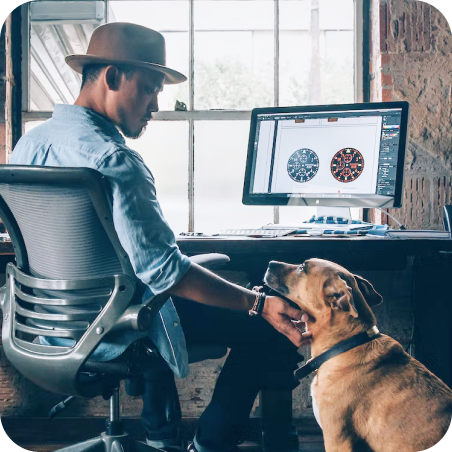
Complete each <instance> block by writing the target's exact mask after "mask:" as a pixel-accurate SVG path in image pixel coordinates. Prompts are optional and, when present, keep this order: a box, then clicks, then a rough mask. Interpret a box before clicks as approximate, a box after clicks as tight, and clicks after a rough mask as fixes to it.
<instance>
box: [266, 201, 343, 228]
mask: <svg viewBox="0 0 452 452" xmlns="http://www.w3.org/2000/svg"><path fill="white" fill-rule="evenodd" d="M301 208H302V207H301ZM316 216H317V217H340V218H346V219H348V220H351V219H352V215H351V212H350V208H349V207H329V206H322V207H320V206H319V207H317V214H316ZM326 226H327V225H326V224H324V223H300V224H295V225H294V224H292V225H287V224H285V225H284V224H272V225H266V226H263V227H262V229H291V228H298V229H331V227H332V226H333V225H331V224H330V225H329V226H328V227H326ZM335 227H337V228H338V229H340V228H346V227H347V225H336V226H335Z"/></svg>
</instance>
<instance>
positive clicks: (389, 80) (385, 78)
mask: <svg viewBox="0 0 452 452" xmlns="http://www.w3.org/2000/svg"><path fill="white" fill-rule="evenodd" d="M381 84H382V85H391V86H392V85H393V84H394V78H393V76H392V75H391V74H381Z"/></svg>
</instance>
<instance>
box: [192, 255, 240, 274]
mask: <svg viewBox="0 0 452 452" xmlns="http://www.w3.org/2000/svg"><path fill="white" fill-rule="evenodd" d="M189 259H190V260H191V261H192V262H195V263H196V264H198V265H201V267H204V268H207V269H208V270H220V269H221V268H223V267H224V266H225V265H226V264H227V263H229V262H230V260H231V259H229V257H228V256H226V254H219V253H209V254H198V255H196V256H191V257H190V258H189Z"/></svg>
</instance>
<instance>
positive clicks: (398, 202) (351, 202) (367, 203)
mask: <svg viewBox="0 0 452 452" xmlns="http://www.w3.org/2000/svg"><path fill="white" fill-rule="evenodd" d="M395 108H400V109H401V110H402V115H401V124H400V140H399V153H398V160H397V172H396V184H395V194H394V196H388V197H387V198H388V202H387V203H385V205H383V206H382V205H378V206H377V205H376V203H375V205H372V200H374V199H375V200H377V198H373V195H372V197H370V198H365V197H362V198H336V197H322V198H313V197H309V198H303V197H297V198H293V197H287V194H281V195H280V196H277V195H272V196H266V195H255V194H251V193H250V183H251V179H252V177H251V176H252V174H251V171H252V166H253V154H254V140H255V136H256V127H257V116H258V115H262V114H278V113H298V112H299V113H304V112H306V113H309V112H328V111H338V110H357V111H359V110H383V109H395ZM408 115H409V103H408V102H405V101H398V102H367V103H356V104H331V105H307V106H301V107H265V108H255V109H253V110H252V112H251V122H250V134H249V141H248V153H247V158H246V168H245V181H244V186H243V196H242V203H243V204H244V205H251V206H252V205H254V206H268V205H270V206H287V205H289V204H290V205H296V206H314V207H315V206H336V207H367V208H373V207H385V208H386V207H389V208H399V207H401V206H402V194H403V183H404V165H405V151H406V145H407V132H408ZM360 200H362V201H360ZM317 201H318V202H317ZM391 201H392V202H391ZM360 202H361V204H362V205H358V204H360ZM386 204H387V205H386Z"/></svg>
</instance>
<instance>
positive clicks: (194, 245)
mask: <svg viewBox="0 0 452 452" xmlns="http://www.w3.org/2000/svg"><path fill="white" fill-rule="evenodd" d="M177 244H178V245H179V248H180V249H181V251H182V252H183V253H184V254H188V255H192V254H201V253H225V254H228V253H240V254H247V253H258V254H262V253H263V254H267V253H275V252H276V253H290V252H297V251H303V252H308V253H310V252H319V251H332V250H334V251H336V252H339V253H341V252H372V251H375V252H383V253H388V254H395V253H404V254H407V255H422V254H425V253H427V254H430V253H432V252H433V253H437V252H443V253H447V254H448V253H452V240H451V239H447V238H432V239H425V238H422V239H420V238H406V239H402V238H390V237H375V236H374V237H370V236H363V237H351V236H347V237H276V238H252V237H240V236H236V237H222V238H217V237H190V238H188V237H178V238H177ZM13 254H14V248H13V245H12V243H11V242H0V255H13Z"/></svg>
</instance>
